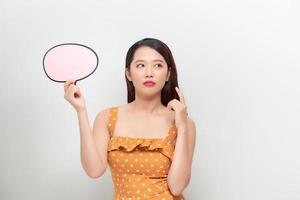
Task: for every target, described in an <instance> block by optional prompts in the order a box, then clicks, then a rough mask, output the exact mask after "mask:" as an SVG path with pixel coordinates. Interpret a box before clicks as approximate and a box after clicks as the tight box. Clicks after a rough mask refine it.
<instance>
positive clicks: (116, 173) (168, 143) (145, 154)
mask: <svg viewBox="0 0 300 200" xmlns="http://www.w3.org/2000/svg"><path fill="white" fill-rule="evenodd" d="M117 115H118V108H117V107H110V109H109V123H108V130H109V133H110V140H109V143H108V149H107V152H108V158H107V159H108V164H109V168H110V171H111V174H112V179H113V183H114V189H115V192H114V197H113V200H123V199H124V200H142V199H152V200H153V199H156V200H171V199H173V200H185V198H184V196H183V195H182V194H181V195H178V196H174V195H172V193H171V192H170V190H169V188H168V184H167V177H168V171H169V168H170V165H171V163H172V158H173V154H174V150H175V147H174V144H173V141H174V140H175V139H176V136H177V129H176V127H175V121H174V123H173V125H172V126H171V127H170V129H169V131H168V134H167V136H166V137H165V138H162V139H160V138H133V137H123V136H113V130H114V127H115V123H116V120H117Z"/></svg>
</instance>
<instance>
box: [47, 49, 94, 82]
mask: <svg viewBox="0 0 300 200" xmlns="http://www.w3.org/2000/svg"><path fill="white" fill-rule="evenodd" d="M97 66H98V56H97V54H96V52H95V51H94V50H93V49H91V48H90V47H87V46H85V45H82V44H76V43H65V44H59V45H56V46H54V47H52V48H50V49H49V50H48V51H47V52H46V53H45V55H44V58H43V67H44V71H45V73H46V75H47V76H48V78H50V79H51V80H53V81H56V82H66V81H67V80H74V81H75V80H76V81H75V84H76V82H77V81H79V80H82V79H84V78H86V77H88V76H90V75H91V74H92V73H93V72H94V71H95V70H96V68H97Z"/></svg>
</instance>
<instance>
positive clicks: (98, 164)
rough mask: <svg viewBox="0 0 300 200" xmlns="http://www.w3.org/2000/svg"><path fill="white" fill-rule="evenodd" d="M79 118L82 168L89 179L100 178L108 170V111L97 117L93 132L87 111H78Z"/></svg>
mask: <svg viewBox="0 0 300 200" xmlns="http://www.w3.org/2000/svg"><path fill="white" fill-rule="evenodd" d="M77 116H78V122H79V128H80V156H81V163H82V166H83V168H84V170H85V171H86V173H87V174H88V176H89V177H91V178H98V177H100V176H102V175H103V174H104V172H105V171H106V168H107V144H108V139H109V134H108V130H107V126H106V124H107V122H108V110H103V111H101V112H100V113H99V114H98V115H97V116H96V118H95V122H94V127H93V130H91V128H90V124H89V120H88V114H87V111H86V109H82V110H80V111H78V112H77Z"/></svg>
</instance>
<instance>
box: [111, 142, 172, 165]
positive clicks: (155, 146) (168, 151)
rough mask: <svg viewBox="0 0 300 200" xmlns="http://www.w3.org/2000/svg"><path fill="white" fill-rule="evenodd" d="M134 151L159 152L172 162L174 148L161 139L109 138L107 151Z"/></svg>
mask: <svg viewBox="0 0 300 200" xmlns="http://www.w3.org/2000/svg"><path fill="white" fill-rule="evenodd" d="M136 149H139V150H143V151H159V152H161V153H162V154H163V155H165V156H167V157H168V158H169V159H170V160H172V157H173V153H174V146H173V145H172V144H171V143H170V142H168V141H164V140H162V139H159V138H158V139H155V138H152V139H144V138H130V137H111V138H110V142H109V145H108V149H107V151H114V150H121V151H125V152H132V151H134V150H136Z"/></svg>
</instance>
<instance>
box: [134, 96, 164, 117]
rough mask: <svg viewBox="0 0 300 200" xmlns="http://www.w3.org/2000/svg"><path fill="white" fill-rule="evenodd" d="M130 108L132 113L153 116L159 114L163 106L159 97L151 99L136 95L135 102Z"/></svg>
mask: <svg viewBox="0 0 300 200" xmlns="http://www.w3.org/2000/svg"><path fill="white" fill-rule="evenodd" d="M132 108H133V112H141V113H145V114H150V115H153V114H157V113H159V112H161V111H162V110H163V109H164V108H165V106H164V105H163V104H162V103H161V97H160V95H158V96H156V97H153V98H149V97H147V98H146V97H141V96H139V95H136V96H135V100H134V101H133V102H132Z"/></svg>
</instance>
